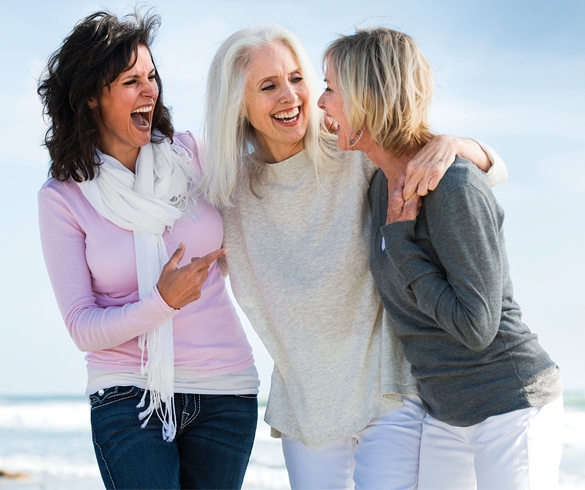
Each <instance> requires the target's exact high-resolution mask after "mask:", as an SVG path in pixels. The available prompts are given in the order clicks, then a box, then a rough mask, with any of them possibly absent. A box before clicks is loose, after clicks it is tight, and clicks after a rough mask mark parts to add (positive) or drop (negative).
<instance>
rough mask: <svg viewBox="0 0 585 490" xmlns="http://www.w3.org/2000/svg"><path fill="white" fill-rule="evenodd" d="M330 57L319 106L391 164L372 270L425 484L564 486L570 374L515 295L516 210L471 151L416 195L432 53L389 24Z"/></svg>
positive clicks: (377, 199)
mask: <svg viewBox="0 0 585 490" xmlns="http://www.w3.org/2000/svg"><path fill="white" fill-rule="evenodd" d="M324 60H325V66H326V80H325V81H326V83H327V89H326V91H325V92H324V93H323V95H322V96H321V98H320V99H319V106H320V107H321V108H322V109H323V110H324V111H325V112H326V113H327V114H328V115H329V116H331V117H332V118H334V119H335V120H336V121H337V123H338V125H339V128H338V130H337V136H338V140H337V145H338V147H339V148H341V149H348V150H359V151H362V152H364V153H366V155H367V156H368V158H369V159H370V160H371V161H372V162H374V163H375V164H376V165H377V166H378V167H379V170H378V171H377V172H376V174H375V175H374V177H373V179H372V183H371V187H370V203H371V206H372V225H371V238H370V269H371V271H372V275H373V276H374V280H375V282H376V285H377V288H378V291H379V292H380V295H381V297H382V301H383V303H384V306H385V308H386V311H387V312H388V315H389V317H390V323H391V325H392V327H393V329H394V331H395V333H396V334H397V335H398V337H399V338H400V340H401V341H402V344H403V346H404V353H405V355H406V358H407V359H408V361H410V363H411V364H412V374H413V375H414V376H415V378H416V379H417V381H418V383H419V393H420V397H421V399H422V403H423V407H424V409H425V412H426V416H425V418H424V420H423V423H422V439H421V445H420V466H419V480H418V488H419V489H421V490H427V489H433V490H437V489H473V488H477V489H478V490H481V489H495V488H497V489H533V490H534V489H543V490H544V489H547V490H548V489H554V488H556V487H557V485H558V469H559V463H560V459H561V453H562V447H563V441H562V430H563V417H562V414H563V400H562V396H561V393H562V384H561V381H560V371H559V368H558V366H557V365H556V364H555V363H554V362H553V361H552V360H551V359H550V357H549V356H548V354H547V353H546V352H545V351H544V350H543V349H542V347H541V346H540V345H539V343H538V341H537V338H536V335H535V334H533V333H531V332H530V330H529V328H528V327H527V326H526V325H525V324H524V323H522V320H521V317H522V314H521V311H520V307H519V306H518V304H517V303H516V302H515V301H514V298H513V294H512V281H511V279H510V273H509V266H508V259H507V256H506V249H505V244H504V234H503V220H504V212H503V210H502V208H501V207H500V206H499V204H498V203H497V201H496V199H495V197H494V195H493V193H492V191H491V189H490V188H489V185H488V182H487V180H486V179H485V176H484V175H483V174H482V173H481V172H479V171H478V170H477V168H476V166H475V165H473V164H472V163H471V162H470V161H469V160H466V159H465V158H462V157H461V156H459V155H457V156H456V157H455V158H454V159H453V163H452V165H451V166H450V167H449V169H448V170H447V172H446V173H445V175H444V177H443V179H442V180H441V181H440V182H439V184H438V185H437V187H436V189H435V190H433V191H432V192H430V193H429V194H428V195H427V196H425V197H422V198H421V197H419V196H418V195H414V196H412V197H411V196H409V195H407V194H406V193H404V189H403V188H404V180H405V172H406V169H407V166H408V162H409V161H410V160H411V159H412V158H413V157H414V155H416V154H417V153H418V152H419V151H420V150H421V149H422V148H423V147H424V145H425V144H426V143H427V142H428V141H430V140H431V139H432V138H433V134H432V132H431V131H430V128H429V123H428V111H429V107H430V103H431V100H432V95H433V83H434V80H433V73H432V70H431V68H430V66H429V64H428V62H427V60H426V59H425V57H424V55H423V54H422V52H421V50H420V48H419V47H418V46H417V44H416V43H415V42H414V40H413V39H412V38H411V37H410V36H408V35H406V34H403V33H401V32H397V31H394V30H391V29H384V28H379V29H372V30H363V31H359V32H357V33H356V34H354V35H351V36H343V37H341V38H340V39H338V40H336V41H334V42H333V43H332V44H331V45H330V46H329V47H328V49H327V50H326V52H325V55H324ZM352 134H353V135H356V134H359V135H360V138H359V141H356V142H355V143H353V144H352V139H353V138H355V137H352Z"/></svg>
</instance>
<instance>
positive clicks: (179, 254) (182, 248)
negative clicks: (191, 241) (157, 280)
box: [167, 242, 185, 269]
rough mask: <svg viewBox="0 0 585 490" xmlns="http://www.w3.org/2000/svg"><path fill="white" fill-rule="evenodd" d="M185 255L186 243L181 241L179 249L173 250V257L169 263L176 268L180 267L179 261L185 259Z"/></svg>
mask: <svg viewBox="0 0 585 490" xmlns="http://www.w3.org/2000/svg"><path fill="white" fill-rule="evenodd" d="M183 255H185V244H184V243H183V242H181V243H179V246H178V247H177V250H175V251H174V252H173V255H171V258H170V259H169V261H168V262H167V264H168V265H170V266H172V267H173V268H174V269H177V268H178V267H179V262H181V260H182V259H183Z"/></svg>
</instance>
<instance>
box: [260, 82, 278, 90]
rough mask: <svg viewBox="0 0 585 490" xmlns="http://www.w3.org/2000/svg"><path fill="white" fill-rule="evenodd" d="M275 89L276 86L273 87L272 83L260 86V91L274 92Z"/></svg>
mask: <svg viewBox="0 0 585 490" xmlns="http://www.w3.org/2000/svg"><path fill="white" fill-rule="evenodd" d="M275 88H276V85H274V84H273V83H272V82H266V83H264V84H262V85H261V86H260V90H262V91H266V90H274V89H275Z"/></svg>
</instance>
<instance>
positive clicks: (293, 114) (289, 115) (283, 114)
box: [273, 107, 300, 119]
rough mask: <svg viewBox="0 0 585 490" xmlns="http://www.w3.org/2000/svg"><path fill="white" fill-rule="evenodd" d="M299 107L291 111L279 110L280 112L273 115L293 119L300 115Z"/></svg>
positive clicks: (278, 117)
mask: <svg viewBox="0 0 585 490" xmlns="http://www.w3.org/2000/svg"><path fill="white" fill-rule="evenodd" d="M299 112H300V111H299V108H298V107H295V108H294V109H293V110H292V111H289V112H279V113H278V114H274V116H273V117H275V118H276V119H292V118H293V117H296V116H298V115H299Z"/></svg>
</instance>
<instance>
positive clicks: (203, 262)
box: [193, 248, 229, 270]
mask: <svg viewBox="0 0 585 490" xmlns="http://www.w3.org/2000/svg"><path fill="white" fill-rule="evenodd" d="M228 251H229V250H228V249H227V248H220V249H218V250H215V251H213V252H211V253H208V254H207V255H205V256H204V257H201V258H199V259H197V260H195V261H194V262H193V264H196V267H197V269H199V270H200V269H206V268H207V267H209V266H210V265H211V264H212V263H213V262H214V261H216V260H217V259H219V258H220V257H223V256H224V255H225V254H227V253H228Z"/></svg>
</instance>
